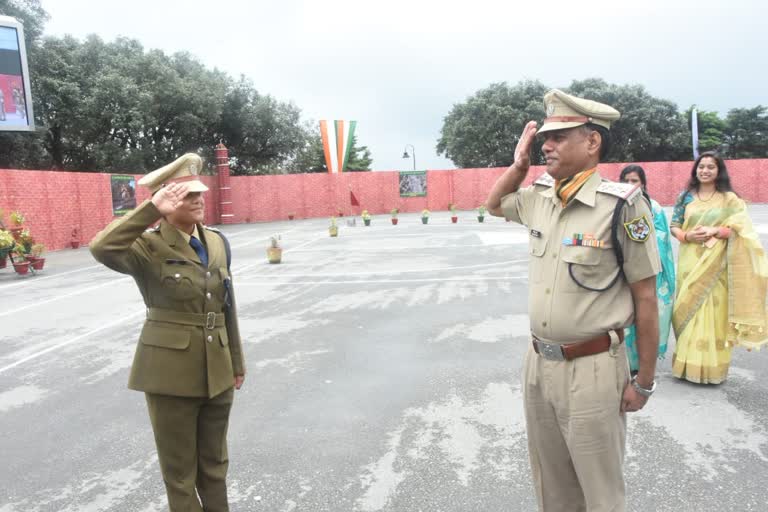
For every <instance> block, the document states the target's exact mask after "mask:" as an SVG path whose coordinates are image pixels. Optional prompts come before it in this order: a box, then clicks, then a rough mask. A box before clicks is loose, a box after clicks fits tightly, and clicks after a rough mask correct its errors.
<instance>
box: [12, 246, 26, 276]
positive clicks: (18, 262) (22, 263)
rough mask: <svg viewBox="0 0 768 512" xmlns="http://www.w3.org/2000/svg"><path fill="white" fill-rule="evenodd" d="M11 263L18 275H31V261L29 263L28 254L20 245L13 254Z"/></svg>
mask: <svg viewBox="0 0 768 512" xmlns="http://www.w3.org/2000/svg"><path fill="white" fill-rule="evenodd" d="M11 261H12V262H13V269H14V270H15V271H16V273H17V274H19V275H20V276H23V275H26V274H28V273H29V261H27V254H26V253H25V252H24V249H23V248H22V247H20V246H19V245H16V247H15V248H14V250H13V252H12V253H11Z"/></svg>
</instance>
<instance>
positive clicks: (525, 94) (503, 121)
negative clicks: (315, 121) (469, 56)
mask: <svg viewBox="0 0 768 512" xmlns="http://www.w3.org/2000/svg"><path fill="white" fill-rule="evenodd" d="M547 89H548V88H547V87H546V86H545V85H544V84H542V83H541V82H538V81H523V82H520V83H519V84H516V85H513V86H510V85H508V84H507V83H506V82H502V83H494V84H491V85H490V86H488V87H486V88H485V89H481V90H479V91H478V92H476V93H475V94H473V95H472V96H470V97H469V98H468V99H467V100H466V101H465V102H464V103H457V104H455V105H454V106H453V108H452V109H451V111H450V112H449V113H448V115H447V116H446V117H445V119H444V120H443V126H442V128H441V130H440V138H439V139H438V142H437V153H438V154H440V155H445V156H446V157H447V158H449V159H451V160H452V161H453V163H454V164H455V165H457V166H458V167H501V166H507V165H510V164H511V163H512V160H513V158H514V152H515V146H516V145H517V141H518V140H519V138H520V134H521V133H522V131H523V127H524V126H525V123H527V122H528V121H530V120H531V119H535V120H541V119H543V118H544V105H543V103H542V96H544V93H545V92H546V91H547ZM532 154H533V158H534V163H541V162H542V159H541V142H540V141H536V143H535V144H534V148H533V151H532Z"/></svg>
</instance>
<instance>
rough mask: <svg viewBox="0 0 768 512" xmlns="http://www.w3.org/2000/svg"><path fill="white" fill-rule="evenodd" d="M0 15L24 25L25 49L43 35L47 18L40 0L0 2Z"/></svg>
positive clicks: (3, 0)
mask: <svg viewBox="0 0 768 512" xmlns="http://www.w3.org/2000/svg"><path fill="white" fill-rule="evenodd" d="M0 15H2V16H12V17H14V18H16V19H17V20H19V21H20V22H21V23H22V24H23V25H24V40H25V42H26V43H27V49H29V48H30V47H31V46H32V43H33V42H34V41H36V40H37V39H38V38H39V37H40V36H41V35H42V34H43V28H44V27H45V22H46V21H48V18H49V16H48V12H47V11H46V10H45V9H43V6H42V5H41V3H40V0H0Z"/></svg>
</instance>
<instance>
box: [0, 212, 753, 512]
mask: <svg viewBox="0 0 768 512" xmlns="http://www.w3.org/2000/svg"><path fill="white" fill-rule="evenodd" d="M751 211H752V213H753V219H754V220H755V224H756V226H757V229H758V231H759V232H760V234H761V237H762V240H763V244H764V245H765V244H766V243H768V207H766V206H755V207H752V208H751ZM459 215H460V219H459V223H458V224H455V225H454V224H451V222H450V218H449V214H448V213H446V212H434V213H433V215H432V218H431V219H430V223H429V224H428V225H422V223H421V220H420V218H419V217H418V216H417V215H401V216H400V224H399V225H398V226H392V225H391V223H390V220H389V216H386V215H384V216H376V217H374V219H373V224H372V226H370V227H364V226H363V225H362V222H361V221H360V219H359V218H357V221H356V224H357V225H356V226H348V225H346V221H347V219H348V217H345V218H341V219H339V221H340V234H339V237H338V238H331V237H329V236H328V232H327V229H326V228H327V225H328V221H327V219H312V220H298V221H287V220H286V221H284V222H275V223H270V224H249V225H233V226H224V227H223V228H222V229H223V231H224V232H225V233H226V234H227V235H228V236H229V238H230V240H231V243H232V247H233V253H234V262H233V273H234V279H235V287H236V290H237V300H238V305H239V315H240V327H241V331H242V335H243V342H244V350H245V355H246V360H247V367H248V375H247V377H246V380H245V384H244V386H243V388H242V390H240V391H239V392H237V393H236V395H235V403H234V407H233V410H232V416H231V421H230V429H229V457H230V466H229V494H230V501H231V508H232V510H233V511H268V512H294V511H296V512H299V511H302V512H315V511H343V512H346V511H369V512H374V511H382V512H384V511H408V512H418V511H422V512H440V511H442V512H474V511H494V512H495V511H534V510H535V509H536V506H535V498H534V493H533V487H532V484H531V478H530V466H529V463H528V458H527V442H526V434H525V422H524V417H523V403H522V394H521V389H520V381H521V369H522V362H523V356H524V354H525V352H526V350H527V348H528V343H529V321H528V316H527V295H528V290H527V287H528V278H527V268H528V267H527V254H528V249H527V247H528V245H527V238H528V237H527V234H526V231H525V230H524V229H523V228H522V227H520V226H516V225H513V224H511V223H505V222H504V221H503V220H502V219H498V218H489V217H487V218H486V222H485V223H484V224H479V223H478V222H477V220H476V218H475V216H474V215H475V214H474V212H460V214H459ZM273 233H280V234H281V235H282V242H283V246H284V254H283V263H282V264H280V265H269V264H268V263H267V261H266V255H265V249H266V246H267V242H268V237H269V235H272V234H273ZM675 251H677V246H675ZM46 266H47V268H46V270H44V271H43V272H42V273H40V274H38V275H36V276H33V277H27V278H23V277H17V276H16V275H15V274H14V273H13V271H12V269H10V268H8V269H5V270H1V271H0V325H1V326H2V329H0V422H1V423H2V428H1V431H2V436H0V458H2V464H0V482H2V483H1V484H0V512H12V511H13V512H22V511H23V512H43V511H45V512H48V511H51V512H53V511H56V512H102V511H103V512H107V511H125V512H154V511H162V510H165V509H166V508H165V507H166V504H165V503H166V501H165V492H164V487H163V483H162V477H161V475H160V471H159V467H158V462H157V456H156V453H155V445H154V438H153V436H152V430H151V427H150V423H149V418H148V415H147V408H146V403H145V399H144V396H143V394H142V393H139V392H135V391H130V390H128V389H127V387H126V385H127V381H128V370H129V367H130V364H131V361H132V359H133V353H134V349H135V346H136V342H137V339H138V335H139V330H140V328H141V324H142V321H143V318H144V316H145V309H144V306H143V304H142V301H141V297H140V295H139V292H138V290H137V288H136V285H135V284H134V282H133V280H132V279H131V278H130V277H126V276H123V275H120V274H117V273H115V272H112V271H110V270H108V269H106V268H104V267H102V266H100V265H99V264H97V263H96V262H95V261H94V260H93V259H92V257H91V255H90V253H89V252H88V249H87V248H80V249H77V250H72V249H69V250H63V251H58V252H53V253H51V254H49V255H48V260H47V263H46ZM563 314H565V315H567V314H568V312H567V311H563ZM673 350H674V340H670V351H669V353H668V355H667V357H666V359H665V360H663V361H660V362H659V366H658V380H659V386H658V391H657V393H656V394H655V395H654V396H653V398H652V399H651V400H650V402H649V403H648V405H647V407H646V408H645V409H644V410H643V411H641V412H639V413H636V414H631V415H629V419H628V423H629V432H628V443H627V444H628V446H627V457H626V481H627V496H628V497H627V500H628V510H630V511H637V512H641V511H642V512H650V511H655V512H658V511H670V512H694V511H701V510H728V511H730V512H742V511H759V512H764V511H766V510H768V505H766V503H768V486H767V485H766V482H768V407H766V404H768V351H762V352H753V353H747V352H746V351H744V350H743V349H736V350H734V352H733V364H732V366H731V370H730V374H729V378H728V380H727V381H726V382H725V383H724V384H722V385H717V386H701V385H694V384H690V383H686V382H681V381H678V380H675V379H673V378H672V376H671V370H670V366H671V356H672V352H673ZM617 414H618V410H617ZM553 484H555V485H556V483H553Z"/></svg>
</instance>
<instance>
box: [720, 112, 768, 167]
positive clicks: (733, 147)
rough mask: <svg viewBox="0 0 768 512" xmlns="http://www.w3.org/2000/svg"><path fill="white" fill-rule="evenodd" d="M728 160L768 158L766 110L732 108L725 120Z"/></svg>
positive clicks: (767, 114)
mask: <svg viewBox="0 0 768 512" xmlns="http://www.w3.org/2000/svg"><path fill="white" fill-rule="evenodd" d="M725 122H726V125H727V133H728V135H727V137H726V139H727V142H728V148H727V151H726V153H727V155H728V157H730V158H768V108H766V107H764V106H762V105H758V106H756V107H753V108H734V109H732V110H730V111H729V112H728V116H727V117H726V118H725Z"/></svg>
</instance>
